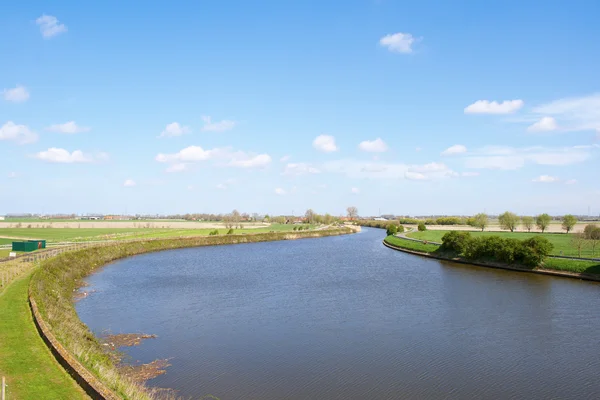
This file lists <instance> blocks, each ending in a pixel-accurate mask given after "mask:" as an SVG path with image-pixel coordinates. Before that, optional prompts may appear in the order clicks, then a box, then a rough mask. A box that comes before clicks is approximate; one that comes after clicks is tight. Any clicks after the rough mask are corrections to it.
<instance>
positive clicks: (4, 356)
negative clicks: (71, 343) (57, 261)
mask: <svg viewBox="0 0 600 400" xmlns="http://www.w3.org/2000/svg"><path fill="white" fill-rule="evenodd" d="M30 276H31V274H29V275H27V277H25V278H22V279H20V280H18V281H16V282H14V283H13V284H12V285H10V286H9V287H8V288H7V289H6V290H5V291H4V292H3V293H2V294H0V321H2V324H1V325H0V326H2V329H0V355H1V356H0V375H3V376H6V377H7V379H8V381H7V384H8V388H7V393H6V394H7V397H6V398H7V399H11V400H12V399H15V400H17V399H86V398H88V397H87V396H86V395H85V393H83V391H82V390H81V389H80V388H79V386H78V385H77V384H76V383H75V381H74V380H73V379H72V378H71V377H70V376H69V375H68V374H67V373H66V372H65V371H64V370H63V368H62V367H61V366H60V365H59V364H58V363H57V362H56V360H55V359H54V357H53V356H52V354H51V353H50V350H48V348H47V347H46V345H45V344H44V342H43V341H42V339H41V338H40V336H39V335H38V332H37V330H36V328H35V326H34V324H33V320H32V317H31V311H30V310H29V305H28V303H27V288H28V285H29V278H30Z"/></svg>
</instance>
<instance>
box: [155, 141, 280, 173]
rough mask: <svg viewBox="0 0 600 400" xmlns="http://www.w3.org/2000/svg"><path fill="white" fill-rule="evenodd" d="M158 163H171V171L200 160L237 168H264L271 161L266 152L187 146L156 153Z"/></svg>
mask: <svg viewBox="0 0 600 400" xmlns="http://www.w3.org/2000/svg"><path fill="white" fill-rule="evenodd" d="M154 159H155V160H156V161H158V162H160V163H169V164H172V165H171V167H169V169H171V172H175V171H181V170H183V169H184V168H183V167H181V166H178V164H183V163H193V162H201V161H208V160H211V161H214V162H215V163H217V165H219V166H226V167H238V168H264V167H266V166H268V165H269V164H270V163H271V156H269V155H268V154H253V153H246V152H243V151H232V149H230V148H216V149H211V150H204V149H203V148H202V147H200V146H189V147H186V148H185V149H182V150H181V151H179V152H178V153H175V154H163V153H160V154H158V155H157V156H156V157H155V158H154Z"/></svg>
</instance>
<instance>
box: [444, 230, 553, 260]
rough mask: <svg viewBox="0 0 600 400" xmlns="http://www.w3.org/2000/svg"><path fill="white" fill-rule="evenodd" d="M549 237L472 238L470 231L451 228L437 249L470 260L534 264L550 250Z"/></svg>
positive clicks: (544, 257)
mask: <svg viewBox="0 0 600 400" xmlns="http://www.w3.org/2000/svg"><path fill="white" fill-rule="evenodd" d="M552 249H553V245H552V243H550V242H549V241H548V239H546V238H544V237H540V236H535V237H532V238H529V239H525V240H518V239H508V238H502V237H500V236H485V237H482V236H479V237H473V236H471V234H470V233H469V232H459V231H451V232H448V233H446V234H445V235H444V236H443V237H442V245H441V246H440V251H445V252H451V253H455V254H456V255H458V256H462V257H464V258H466V259H469V260H495V261H499V262H503V263H507V264H521V265H526V266H528V267H537V266H539V265H540V264H542V263H543V262H544V260H545V259H546V257H547V256H548V255H550V253H551V252H552Z"/></svg>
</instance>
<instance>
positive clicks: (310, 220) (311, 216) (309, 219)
mask: <svg viewBox="0 0 600 400" xmlns="http://www.w3.org/2000/svg"><path fill="white" fill-rule="evenodd" d="M316 215H317V214H316V213H315V212H314V211H313V210H312V209H311V208H309V209H308V210H306V213H304V218H306V221H307V222H308V223H309V224H312V223H314V222H315V216H316Z"/></svg>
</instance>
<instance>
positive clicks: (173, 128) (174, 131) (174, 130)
mask: <svg viewBox="0 0 600 400" xmlns="http://www.w3.org/2000/svg"><path fill="white" fill-rule="evenodd" d="M189 132H190V128H189V126H184V125H180V124H179V122H171V123H170V124H168V125H167V126H166V127H165V129H164V130H163V131H162V132H161V133H160V135H159V136H158V137H159V138H160V137H175V136H181V135H185V134H186V133H189Z"/></svg>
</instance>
